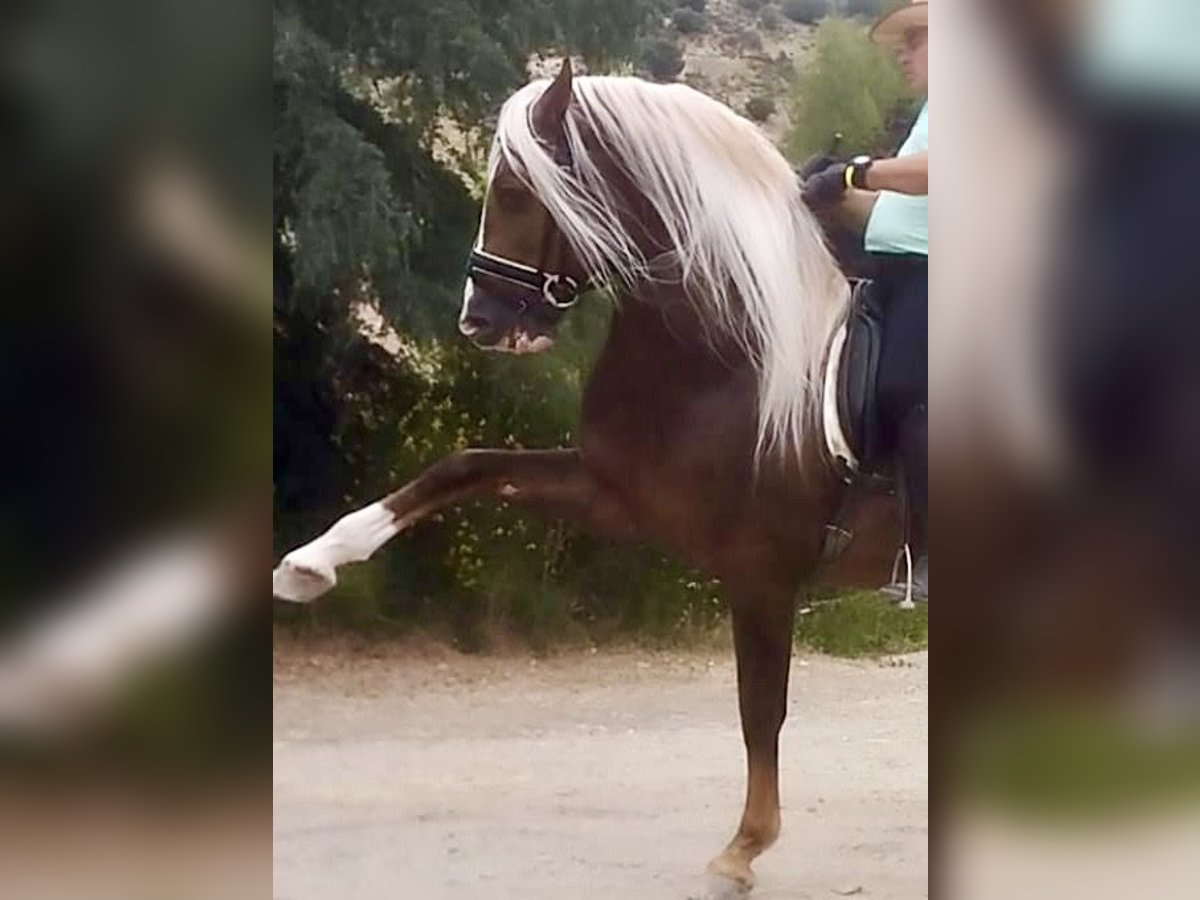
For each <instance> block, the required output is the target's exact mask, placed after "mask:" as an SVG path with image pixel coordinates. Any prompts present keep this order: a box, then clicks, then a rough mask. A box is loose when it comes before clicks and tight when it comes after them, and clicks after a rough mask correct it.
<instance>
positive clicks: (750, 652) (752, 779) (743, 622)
mask: <svg viewBox="0 0 1200 900" xmlns="http://www.w3.org/2000/svg"><path fill="white" fill-rule="evenodd" d="M731 607H732V611H733V640H734V648H735V650H736V652H737V672H738V707H739V709H740V711H741V717H742V736H743V738H744V740H745V744H746V768H747V779H746V807H745V810H744V811H743V813H742V820H741V823H740V824H739V825H738V830H737V833H736V834H735V835H734V836H733V840H731V841H730V842H729V846H727V847H726V848H725V849H724V850H723V851H722V852H721V853H720V855H718V856H717V857H716V858H715V859H713V861H712V862H710V863H709V865H708V872H709V880H708V884H707V885H706V888H705V893H704V895H703V896H704V897H705V900H731V898H734V897H739V896H742V895H744V894H745V893H746V892H747V891H749V890H750V888H752V887H753V886H754V873H753V872H752V871H751V869H750V864H751V863H752V862H753V861H754V859H755V858H756V857H757V856H758V855H759V854H760V853H762V852H763V851H764V850H766V849H767V848H768V847H770V846H771V845H772V844H773V843H775V839H776V838H777V837H778V836H779V826H780V818H779V729H780V728H781V727H782V726H783V720H784V717H785V716H786V715H787V690H788V674H789V670H790V666H791V656H792V625H793V622H794V620H795V603H794V596H793V594H792V592H791V591H787V590H777V591H770V592H753V593H752V594H740V595H738V596H736V597H735V598H734V599H733V602H732V603H731Z"/></svg>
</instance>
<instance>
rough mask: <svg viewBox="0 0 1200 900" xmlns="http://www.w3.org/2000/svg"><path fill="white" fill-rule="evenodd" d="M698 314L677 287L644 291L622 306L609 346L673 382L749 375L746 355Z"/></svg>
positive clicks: (637, 364)
mask: <svg viewBox="0 0 1200 900" xmlns="http://www.w3.org/2000/svg"><path fill="white" fill-rule="evenodd" d="M696 309H697V307H696V304H695V303H693V302H692V301H691V300H690V299H689V298H688V297H687V296H686V295H685V294H684V292H683V291H682V289H680V288H679V287H678V286H673V285H663V286H659V287H657V288H643V289H641V290H640V291H639V292H638V293H637V295H635V296H631V297H627V298H625V299H624V300H623V301H622V303H621V304H620V305H619V306H618V309H617V312H616V313H615V314H614V316H613V322H612V327H611V330H610V333H609V338H608V340H609V343H610V344H615V345H617V346H618V347H619V348H620V355H621V357H622V358H623V359H625V360H626V361H628V362H629V363H631V364H633V365H635V366H637V367H638V368H639V369H643V368H645V367H647V365H650V366H652V367H653V368H654V369H656V370H659V371H661V372H662V374H663V377H666V378H669V379H671V380H674V379H676V378H686V379H688V380H689V381H693V382H694V381H699V382H701V383H703V382H704V381H708V380H711V379H712V378H713V377H720V378H725V377H728V376H729V375H730V374H731V373H734V372H737V371H739V370H745V371H749V370H750V368H751V363H750V361H749V359H748V357H747V356H746V353H745V351H744V350H743V349H742V348H740V347H739V346H737V344H736V343H735V342H734V341H733V340H731V339H730V338H729V337H728V336H726V335H723V334H721V333H720V332H719V331H718V330H716V329H715V328H714V327H713V326H710V325H707V324H706V323H705V322H704V320H703V318H702V317H701V316H700V314H699V313H698V312H697V311H696Z"/></svg>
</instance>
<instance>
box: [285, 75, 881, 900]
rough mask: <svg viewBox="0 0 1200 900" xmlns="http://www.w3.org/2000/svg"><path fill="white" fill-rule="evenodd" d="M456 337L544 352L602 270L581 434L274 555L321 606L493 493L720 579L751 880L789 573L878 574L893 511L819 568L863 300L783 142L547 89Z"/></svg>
mask: <svg viewBox="0 0 1200 900" xmlns="http://www.w3.org/2000/svg"><path fill="white" fill-rule="evenodd" d="M489 175H490V178H489V186H488V192H487V197H486V199H485V203H484V211H483V216H482V219H481V223H480V229H479V236H478V239H477V241H476V245H475V250H474V252H473V253H472V257H471V268H470V278H469V281H468V283H467V287H466V292H465V298H464V304H463V311H462V317H461V320H460V329H461V331H462V332H463V334H464V335H466V336H467V337H469V338H470V339H471V340H472V341H474V342H475V343H476V344H477V345H479V346H481V347H485V348H489V349H493V350H503V351H508V352H516V353H521V352H535V351H539V350H543V349H546V348H548V347H550V346H551V345H552V344H553V341H554V331H555V325H556V323H557V322H558V321H559V319H560V318H561V317H562V316H563V315H564V314H565V312H566V310H567V309H568V308H569V307H570V306H571V305H572V304H573V303H574V302H575V301H576V300H577V299H578V298H579V296H580V294H581V293H582V291H583V290H584V288H585V287H586V286H588V285H594V286H604V287H607V288H609V289H610V290H611V291H612V292H613V293H614V294H615V295H616V296H617V298H618V301H619V302H618V303H617V306H616V311H615V314H614V316H613V319H612V324H611V329H610V333H609V335H608V338H607V342H606V344H605V346H604V349H603V351H602V353H601V355H600V357H599V360H598V361H597V363H596V365H595V369H594V371H593V372H592V375H591V378H590V381H589V382H588V384H587V387H586V390H585V393H584V400H583V404H584V405H583V420H582V427H581V432H580V441H579V446H578V447H577V448H573V449H560V450H544V451H525V450H522V451H500V450H470V451H466V452H463V453H457V454H454V455H452V456H451V457H449V458H447V459H444V460H442V461H441V462H439V463H437V464H436V465H434V466H432V467H431V468H430V469H428V470H426V471H425V472H424V473H423V474H422V475H421V476H420V477H418V478H417V479H415V480H414V481H412V482H411V483H409V484H408V485H406V486H405V487H403V488H402V489H400V490H399V491H397V492H396V493H394V494H391V495H390V496H388V497H386V498H384V499H383V500H381V501H379V502H377V503H374V504H372V505H370V506H368V507H365V508H363V509H360V510H359V511H357V512H354V513H351V514H349V515H347V516H345V517H344V518H342V519H341V520H339V521H338V522H337V523H336V524H334V525H333V527H332V528H331V529H330V530H329V531H327V532H326V533H325V534H324V535H322V536H321V537H319V538H318V539H317V540H315V541H313V542H312V543H310V544H307V545H305V546H303V547H301V548H299V549H297V550H294V551H292V552H291V553H289V554H288V555H287V556H286V557H284V559H283V561H282V562H281V563H280V566H279V568H277V569H276V571H275V577H274V589H275V593H276V595H278V596H280V597H282V598H285V599H290V600H297V601H306V600H310V599H312V598H313V597H315V596H317V595H319V594H320V593H322V592H324V591H325V590H327V589H329V588H330V587H332V586H333V584H334V581H335V570H336V568H337V567H338V566H339V565H342V564H344V563H348V562H352V561H356V560H363V559H366V558H367V557H369V556H370V555H371V554H372V553H374V552H375V551H376V550H377V549H378V548H379V547H380V546H381V545H382V544H383V543H385V542H386V541H387V540H389V539H390V538H392V537H393V536H395V535H396V534H399V533H400V532H401V531H403V530H404V529H405V528H407V527H408V526H410V525H411V524H413V523H414V522H417V521H418V520H420V519H422V518H423V517H425V516H428V515H430V514H431V513H433V512H435V511H437V510H439V509H441V508H444V507H446V506H448V505H452V504H456V503H459V502H461V501H463V500H466V499H468V498H475V497H479V496H493V497H496V498H501V499H503V500H506V501H508V502H511V503H515V504H518V505H524V506H527V507H530V508H533V509H536V510H539V511H542V512H544V513H548V514H550V515H552V516H557V517H562V518H565V519H568V520H570V521H572V522H574V523H577V524H578V525H580V526H581V527H584V528H587V529H591V530H593V531H595V532H598V533H601V534H603V535H607V536H611V537H613V538H618V539H625V540H644V541H650V542H654V543H656V544H659V545H661V546H663V547H665V548H668V549H669V550H671V551H673V552H674V553H677V554H678V555H679V556H681V557H682V558H684V559H686V560H688V561H689V562H691V563H692V564H694V565H696V566H697V567H699V568H701V569H702V570H704V571H705V572H707V573H708V574H710V575H711V576H713V577H715V578H719V579H720V580H721V582H722V584H723V586H724V588H725V589H726V591H727V598H728V602H729V605H730V608H731V611H732V619H733V634H734V644H735V648H736V653H737V673H738V699H739V707H740V712H741V722H742V731H743V735H744V739H745V746H746V754H747V761H748V783H747V790H746V801H745V809H744V812H743V814H742V818H741V822H740V824H739V825H738V828H737V832H736V834H735V835H734V837H733V839H732V840H731V841H730V843H729V844H728V846H727V847H726V848H725V849H724V850H723V851H722V852H721V853H720V854H719V855H717V856H716V858H715V859H713V860H712V862H711V863H710V864H709V867H708V871H709V877H708V879H707V883H706V885H705V887H704V896H706V897H711V898H722V897H733V896H738V895H740V894H742V893H744V892H745V891H746V890H748V889H749V888H750V887H751V886H752V884H753V879H754V876H753V873H752V872H751V862H752V861H753V860H754V859H755V857H757V856H758V855H759V854H760V853H762V852H763V850H765V849H766V848H767V847H768V846H770V845H771V844H772V843H773V842H774V841H775V839H776V837H777V836H778V834H779V829H780V814H779V786H778V736H779V730H780V727H781V726H782V724H783V721H784V716H785V713H786V710H787V687H788V673H789V668H790V657H791V647H792V634H793V618H794V610H795V597H796V593H797V589H798V588H799V587H800V585H801V584H803V583H806V582H808V583H812V582H814V581H819V582H821V583H824V584H843V585H844V584H859V585H866V586H872V585H878V584H881V583H883V581H884V580H886V578H887V576H888V573H889V571H890V569H889V567H890V563H891V555H892V550H893V549H894V548H895V546H896V543H897V541H898V534H899V516H898V512H897V510H896V509H895V506H894V504H893V503H892V502H891V501H890V500H888V499H887V498H883V497H875V498H871V499H868V500H866V501H865V502H862V503H858V504H855V506H856V507H857V510H856V515H855V524H856V529H855V530H856V532H857V534H858V537H857V538H856V540H855V541H854V542H853V543H852V544H851V546H850V548H849V549H848V550H847V551H846V552H845V553H843V554H842V555H841V556H840V557H839V558H838V559H837V561H836V562H835V563H832V564H829V563H822V561H821V560H822V547H823V544H824V540H823V537H824V534H825V526H826V524H827V523H828V522H830V521H831V520H832V519H833V518H834V517H835V515H836V513H837V511H838V509H839V508H840V507H841V505H842V501H843V498H844V496H845V493H846V486H845V484H844V482H843V480H842V479H841V478H840V477H839V475H838V473H837V471H836V469H835V467H834V465H833V464H832V463H831V462H830V460H829V459H828V457H827V454H826V452H825V450H824V443H823V438H822V435H821V432H820V429H819V427H818V422H819V419H820V416H819V415H817V412H818V411H819V409H820V398H821V378H822V369H823V364H824V359H825V356H826V353H827V346H828V343H829V340H830V338H831V336H832V334H833V332H834V331H835V330H836V328H837V326H838V324H839V323H840V321H841V320H842V318H843V317H844V316H845V313H846V308H847V304H848V302H849V293H850V292H849V288H848V284H847V281H846V279H845V278H844V277H843V276H842V274H841V273H840V272H839V270H838V268H837V265H836V263H835V261H834V259H833V257H832V256H831V255H830V252H829V250H828V249H827V247H826V245H825V242H824V240H823V237H822V233H821V229H820V226H819V225H818V224H817V222H816V220H815V219H814V218H813V216H812V214H811V213H810V212H809V211H808V210H807V209H806V208H805V206H804V205H803V203H802V202H801V200H800V196H799V187H798V185H797V183H796V178H795V176H794V174H793V172H792V170H791V168H790V166H789V165H788V164H787V162H786V161H785V160H784V159H783V157H782V156H781V155H780V154H779V153H778V152H777V151H776V150H775V149H774V147H773V146H772V145H771V144H770V142H769V141H768V140H767V139H766V138H765V137H764V136H762V134H761V133H760V132H759V131H758V130H757V129H756V128H755V126H753V125H752V124H751V123H750V122H748V121H746V120H744V119H742V118H740V117H738V116H736V115H734V114H733V113H732V112H730V111H729V110H728V109H727V108H725V107H724V106H722V105H721V104H719V103H717V102H716V101H714V100H711V99H709V98H707V97H705V96H703V95H702V94H699V93H697V92H696V91H693V90H691V89H690V88H687V87H685V86H683V85H677V84H676V85H669V86H664V85H654V84H649V83H647V82H643V81H640V80H638V79H634V78H607V77H580V78H574V77H573V76H572V72H571V68H570V65H569V64H564V65H563V68H562V71H561V72H560V73H559V75H558V77H557V78H556V79H554V80H553V81H552V82H550V83H547V82H545V81H542V82H536V83H533V84H531V85H528V86H526V87H525V88H523V89H521V90H520V91H519V92H517V93H516V94H515V95H514V96H513V97H512V98H510V99H509V101H508V102H507V103H506V104H505V106H504V108H503V110H502V112H501V114H500V119H499V123H498V128H497V135H496V140H495V145H494V148H493V153H492V160H491V164H490V170H489Z"/></svg>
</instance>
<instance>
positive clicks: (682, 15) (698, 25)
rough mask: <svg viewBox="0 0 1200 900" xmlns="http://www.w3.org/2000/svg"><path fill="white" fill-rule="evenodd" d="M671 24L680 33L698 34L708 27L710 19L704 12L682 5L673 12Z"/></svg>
mask: <svg viewBox="0 0 1200 900" xmlns="http://www.w3.org/2000/svg"><path fill="white" fill-rule="evenodd" d="M671 24H672V25H674V26H675V30H676V31H678V32H679V33H680V34H697V33H699V32H701V31H703V30H704V29H705V28H707V27H708V20H707V19H706V18H705V17H704V14H703V13H699V12H696V10H694V9H690V8H688V7H686V6H681V7H679V9H677V10H675V11H674V12H673V13H671Z"/></svg>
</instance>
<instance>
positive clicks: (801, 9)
mask: <svg viewBox="0 0 1200 900" xmlns="http://www.w3.org/2000/svg"><path fill="white" fill-rule="evenodd" d="M782 9H783V14H784V15H785V16H787V17H788V18H789V19H791V20H792V21H793V22H800V23H802V24H805V25H815V24H816V22H817V20H818V19H820V18H822V17H823V16H826V15H828V14H829V2H828V0H783V6H782Z"/></svg>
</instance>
